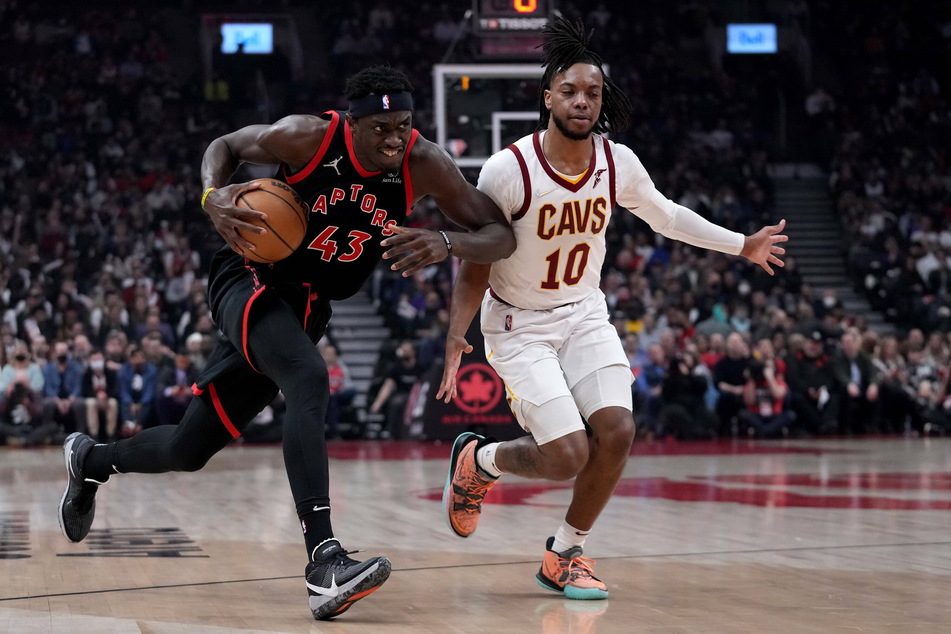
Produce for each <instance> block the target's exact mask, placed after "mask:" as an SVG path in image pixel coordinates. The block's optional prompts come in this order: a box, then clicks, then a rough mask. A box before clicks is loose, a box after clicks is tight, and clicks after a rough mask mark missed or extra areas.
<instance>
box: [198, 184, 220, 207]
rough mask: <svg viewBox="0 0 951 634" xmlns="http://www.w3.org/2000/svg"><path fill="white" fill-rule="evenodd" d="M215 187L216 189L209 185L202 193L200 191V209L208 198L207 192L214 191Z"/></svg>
mask: <svg viewBox="0 0 951 634" xmlns="http://www.w3.org/2000/svg"><path fill="white" fill-rule="evenodd" d="M216 189H218V188H217V187H209V188H208V189H206V190H205V191H204V193H202V195H201V208H202V209H204V208H205V201H206V200H208V194H210V193H211V192H213V191H215V190H216Z"/></svg>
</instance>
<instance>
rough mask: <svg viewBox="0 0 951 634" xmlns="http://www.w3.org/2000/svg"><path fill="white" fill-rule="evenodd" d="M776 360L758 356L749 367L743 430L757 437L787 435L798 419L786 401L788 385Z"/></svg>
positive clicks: (741, 416) (744, 400)
mask: <svg viewBox="0 0 951 634" xmlns="http://www.w3.org/2000/svg"><path fill="white" fill-rule="evenodd" d="M776 361H777V359H773V358H770V357H767V358H763V359H755V360H753V361H752V362H750V364H749V367H748V369H747V379H746V385H744V387H743V402H744V403H745V404H746V408H745V409H743V410H740V413H739V415H738V416H739V422H740V425H741V427H742V428H743V429H745V430H747V431H748V432H749V434H750V435H751V436H756V437H757V438H779V437H785V436H788V435H789V433H790V431H791V430H792V427H793V423H794V422H795V421H796V414H795V413H794V412H792V411H790V410H789V409H788V408H787V406H786V404H787V397H788V396H789V388H788V387H787V386H786V381H785V380H784V379H783V375H782V373H780V372H778V371H777V369H776Z"/></svg>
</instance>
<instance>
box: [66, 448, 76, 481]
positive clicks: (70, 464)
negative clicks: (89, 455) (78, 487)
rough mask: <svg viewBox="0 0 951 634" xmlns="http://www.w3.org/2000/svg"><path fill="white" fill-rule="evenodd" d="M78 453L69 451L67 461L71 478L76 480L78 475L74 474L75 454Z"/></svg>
mask: <svg viewBox="0 0 951 634" xmlns="http://www.w3.org/2000/svg"><path fill="white" fill-rule="evenodd" d="M74 453H76V452H75V451H74V450H72V449H70V450H69V460H67V461H66V466H67V467H68V468H69V475H70V477H73V478H75V477H76V474H75V473H73V454H74Z"/></svg>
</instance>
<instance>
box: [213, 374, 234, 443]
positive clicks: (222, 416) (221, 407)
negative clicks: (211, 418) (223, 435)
mask: <svg viewBox="0 0 951 634" xmlns="http://www.w3.org/2000/svg"><path fill="white" fill-rule="evenodd" d="M208 393H209V394H211V402H212V403H213V404H214V406H215V411H216V412H218V418H220V419H221V422H222V423H224V426H225V429H227V430H228V433H229V434H231V437H232V438H237V437H238V436H240V435H241V432H239V431H238V428H237V427H235V426H234V423H232V422H231V419H230V418H228V413H227V412H225V408H224V405H222V404H221V399H219V398H218V390H216V389H215V384H214V383H209V384H208Z"/></svg>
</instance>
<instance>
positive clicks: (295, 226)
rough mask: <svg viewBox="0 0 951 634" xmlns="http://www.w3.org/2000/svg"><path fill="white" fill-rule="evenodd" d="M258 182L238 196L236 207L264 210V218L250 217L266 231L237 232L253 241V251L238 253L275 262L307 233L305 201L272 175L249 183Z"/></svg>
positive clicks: (284, 255)
mask: <svg viewBox="0 0 951 634" xmlns="http://www.w3.org/2000/svg"><path fill="white" fill-rule="evenodd" d="M254 183H259V184H260V187H258V188H257V189H254V190H251V191H248V192H244V193H243V194H241V195H240V196H238V203H237V205H238V207H245V208H247V209H254V210H257V211H263V212H264V213H266V214H267V219H266V220H260V221H259V220H251V221H250V222H251V224H255V225H258V226H262V227H264V228H265V229H267V233H251V232H249V231H244V232H242V231H240V230H239V231H238V233H239V234H240V235H241V237H242V238H244V239H245V240H247V241H248V242H250V243H251V244H253V245H254V246H255V247H256V248H255V250H254V251H244V252H243V253H242V254H241V255H243V256H244V257H246V258H248V259H249V260H254V261H255V262H265V263H270V262H277V261H279V260H283V259H284V258H286V257H287V256H289V255H290V254H291V253H293V252H294V250H295V249H297V247H299V246H300V243H301V242H302V241H303V240H304V234H305V233H307V215H308V212H309V211H310V210H309V209H308V208H307V204H306V203H304V201H303V200H302V199H301V197H300V196H298V195H297V192H295V191H294V190H293V189H291V187H290V185H288V184H287V183H283V182H281V181H279V180H274V179H273V178H259V179H258V180H254V181H251V183H250V184H254Z"/></svg>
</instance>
